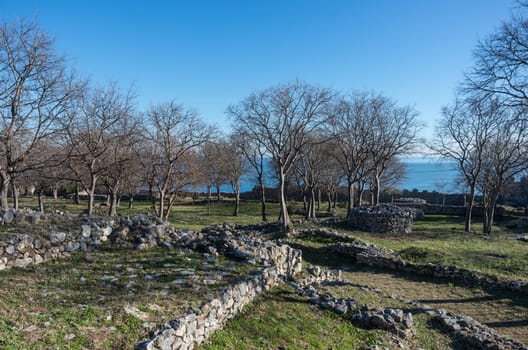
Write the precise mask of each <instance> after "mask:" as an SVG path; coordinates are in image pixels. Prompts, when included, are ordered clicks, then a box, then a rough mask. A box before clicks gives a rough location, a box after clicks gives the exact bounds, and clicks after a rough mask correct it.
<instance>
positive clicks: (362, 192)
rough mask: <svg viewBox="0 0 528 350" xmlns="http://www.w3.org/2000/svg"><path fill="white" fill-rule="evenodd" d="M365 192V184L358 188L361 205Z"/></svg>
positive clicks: (360, 204)
mask: <svg viewBox="0 0 528 350" xmlns="http://www.w3.org/2000/svg"><path fill="white" fill-rule="evenodd" d="M364 194H365V189H364V187H363V186H361V187H360V188H359V189H358V204H359V206H360V207H361V206H362V205H363V195H364Z"/></svg>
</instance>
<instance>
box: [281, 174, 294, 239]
mask: <svg viewBox="0 0 528 350" xmlns="http://www.w3.org/2000/svg"><path fill="white" fill-rule="evenodd" d="M285 182H286V181H285V175H284V170H283V169H279V205H280V224H281V228H282V231H283V232H284V233H288V232H290V230H291V228H292V227H291V221H290V216H289V214H288V207H287V204H286V193H285V192H286V184H285Z"/></svg>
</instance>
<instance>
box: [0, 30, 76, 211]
mask: <svg viewBox="0 0 528 350" xmlns="http://www.w3.org/2000/svg"><path fill="white" fill-rule="evenodd" d="M79 86H80V84H77V82H76V80H75V79H74V78H73V75H72V74H71V73H70V72H69V71H68V70H67V68H66V65H65V59H64V58H63V57H61V56H58V55H56V54H55V53H54V47H53V41H52V40H51V39H50V38H49V37H48V35H47V34H46V33H45V32H43V31H42V30H41V29H40V28H39V27H38V26H37V25H36V24H34V23H30V22H25V21H23V20H21V21H17V22H14V23H4V24H2V25H1V26H0V123H1V124H0V125H1V129H0V195H1V207H2V209H3V210H6V209H7V208H8V202H7V192H8V189H9V186H10V185H11V184H12V178H13V176H14V174H16V173H20V172H24V171H26V170H29V169H37V168H38V167H41V166H43V165H44V164H46V161H45V159H42V158H40V157H38V158H34V160H36V161H38V162H37V163H34V162H30V161H29V160H28V156H29V155H30V154H31V153H32V152H33V151H34V150H35V148H36V147H37V145H38V144H39V143H40V142H41V141H43V140H45V139H49V138H52V137H53V136H55V135H56V134H57V132H58V131H59V130H60V127H61V125H62V124H61V123H59V122H58V121H59V120H60V119H61V118H62V117H63V115H64V114H65V110H67V109H68V108H69V103H70V101H71V99H72V98H74V97H75V96H76V95H77V93H78V91H79Z"/></svg>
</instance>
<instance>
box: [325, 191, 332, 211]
mask: <svg viewBox="0 0 528 350" xmlns="http://www.w3.org/2000/svg"><path fill="white" fill-rule="evenodd" d="M326 197H327V200H328V210H327V211H328V212H329V213H331V212H332V192H330V191H326Z"/></svg>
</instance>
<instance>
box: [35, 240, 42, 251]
mask: <svg viewBox="0 0 528 350" xmlns="http://www.w3.org/2000/svg"><path fill="white" fill-rule="evenodd" d="M33 247H35V249H40V248H42V241H41V240H40V239H38V238H35V240H34V241H33Z"/></svg>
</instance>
